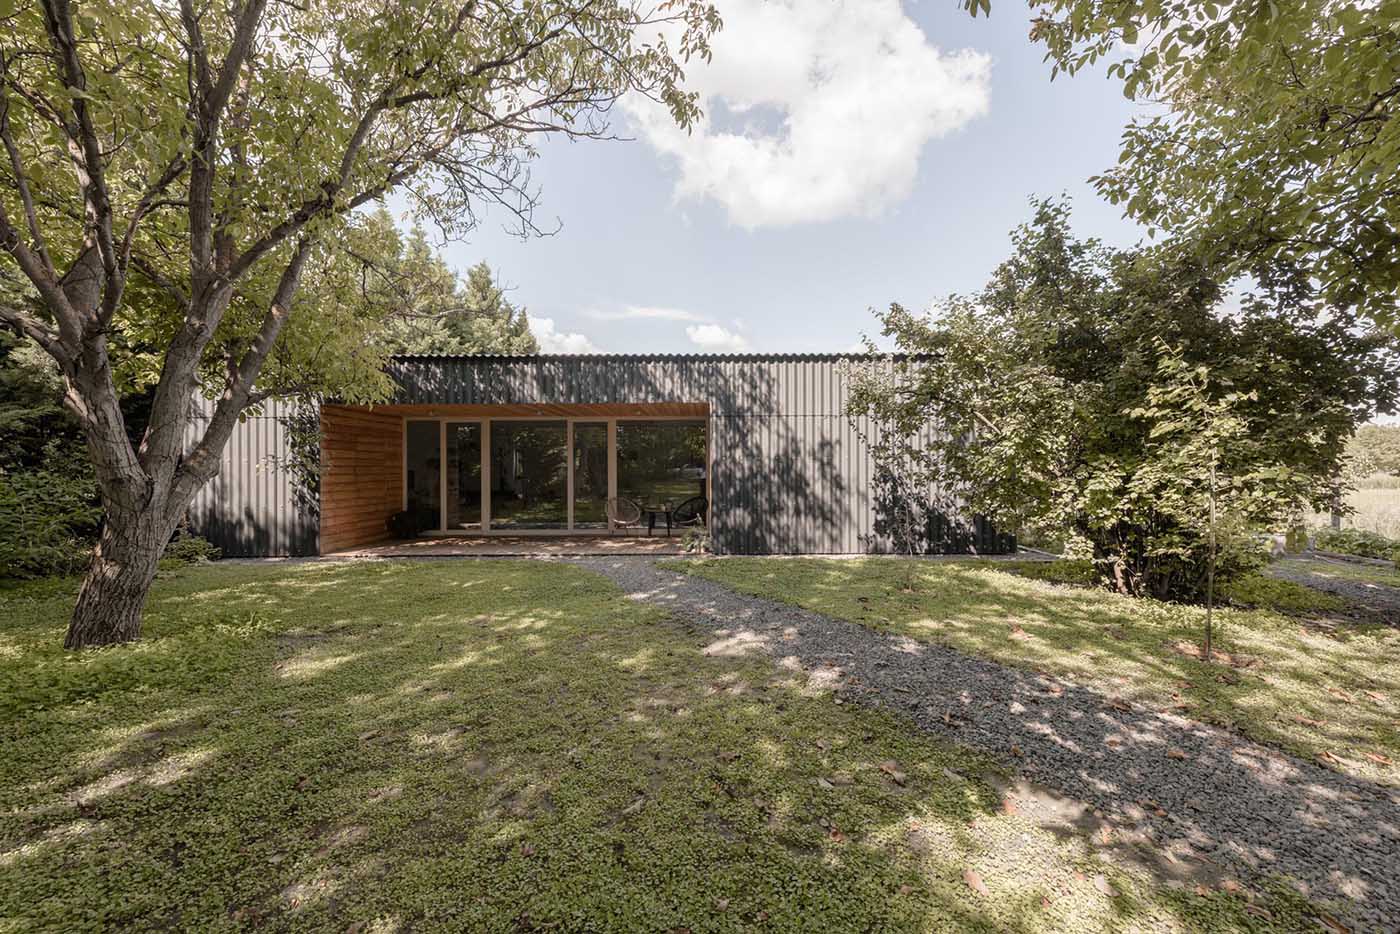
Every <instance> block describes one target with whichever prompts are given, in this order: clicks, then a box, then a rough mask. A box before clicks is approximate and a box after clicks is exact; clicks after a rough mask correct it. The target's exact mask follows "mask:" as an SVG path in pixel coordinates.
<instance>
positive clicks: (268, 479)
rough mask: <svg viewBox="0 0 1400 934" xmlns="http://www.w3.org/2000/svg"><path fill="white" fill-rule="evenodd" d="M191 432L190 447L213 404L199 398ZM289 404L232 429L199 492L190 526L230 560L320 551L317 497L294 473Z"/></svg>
mask: <svg viewBox="0 0 1400 934" xmlns="http://www.w3.org/2000/svg"><path fill="white" fill-rule="evenodd" d="M195 410H196V415H195V417H194V418H192V419H191V420H190V423H189V426H188V428H187V429H186V433H185V446H186V448H187V449H188V448H189V447H190V446H192V445H193V444H194V443H195V442H196V441H197V440H198V438H199V437H201V436H202V434H203V432H204V429H205V427H206V426H207V424H208V420H209V413H210V411H211V406H210V405H209V403H207V402H205V401H204V400H199V401H198V402H197V403H196V406H195ZM295 412H296V410H295V409H294V407H293V405H292V404H289V403H276V402H274V403H269V404H268V405H266V406H264V407H263V409H262V411H260V412H259V413H257V414H253V415H249V416H248V417H247V418H246V419H244V421H242V422H241V423H240V424H239V425H238V426H237V427H236V428H235V429H234V431H233V434H232V436H231V437H230V438H229V442H228V445H227V446H225V448H224V451H223V456H222V457H221V458H220V461H219V473H218V475H217V476H215V477H214V479H212V480H210V481H209V482H208V483H207V484H205V486H204V487H203V488H202V489H201V490H200V491H199V492H198V493H196V494H195V498H194V502H192V503H191V504H190V509H189V520H190V528H191V529H192V530H193V531H194V532H195V533H196V534H197V535H201V536H203V537H204V538H207V539H208V540H209V541H210V542H212V543H214V544H215V545H217V546H218V547H219V549H220V550H222V551H223V553H224V555H225V556H226V557H273V556H285V555H314V554H316V553H317V539H318V531H319V522H318V519H317V515H316V493H315V491H314V490H303V489H300V485H299V483H298V481H297V479H296V478H295V476H294V472H293V471H292V470H291V469H289V466H288V457H289V454H290V444H289V441H288V434H289V433H288V431H287V427H286V420H287V419H288V418H290V417H291V416H292V415H294V414H295Z"/></svg>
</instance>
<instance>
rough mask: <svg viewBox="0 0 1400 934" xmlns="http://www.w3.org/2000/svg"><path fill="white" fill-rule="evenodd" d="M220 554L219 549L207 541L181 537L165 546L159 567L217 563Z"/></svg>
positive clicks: (194, 536)
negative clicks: (207, 562)
mask: <svg viewBox="0 0 1400 934" xmlns="http://www.w3.org/2000/svg"><path fill="white" fill-rule="evenodd" d="M220 554H221V553H220V551H219V549H218V548H216V547H214V545H213V544H211V543H210V542H209V541H208V540H207V539H203V538H200V537H199V536H198V535H181V536H179V537H178V538H175V539H173V540H172V541H171V542H170V544H169V545H166V546H165V555H164V557H162V558H161V562H162V565H161V566H162V567H164V568H166V569H170V568H174V567H179V566H181V565H186V564H200V563H201V562H204V561H217V560H219V556H220Z"/></svg>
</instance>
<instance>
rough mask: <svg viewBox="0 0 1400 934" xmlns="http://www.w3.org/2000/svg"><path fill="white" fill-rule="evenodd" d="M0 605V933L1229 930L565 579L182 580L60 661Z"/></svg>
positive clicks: (946, 774)
mask: <svg viewBox="0 0 1400 934" xmlns="http://www.w3.org/2000/svg"><path fill="white" fill-rule="evenodd" d="M0 599H3V601H4V602H3V604H0V616H5V617H8V618H9V619H11V620H12V622H11V623H10V624H9V625H8V627H7V629H6V632H5V636H6V640H7V641H6V642H5V653H4V654H3V656H0V673H3V674H4V676H5V678H6V681H7V683H13V684H14V685H16V687H17V691H16V692H15V693H14V694H13V695H11V696H12V699H13V703H12V704H11V705H10V706H9V707H8V708H7V710H6V717H5V724H4V729H3V732H0V738H3V739H4V741H5V744H6V749H7V750H13V753H14V754H13V755H10V756H7V757H6V760H5V761H4V762H3V764H0V777H3V781H2V782H0V795H2V796H3V798H0V803H2V804H3V806H4V808H5V810H6V812H7V814H9V816H10V820H8V821H7V822H6V827H5V829H4V831H3V832H0V916H3V917H6V918H8V919H11V921H12V922H13V923H15V924H17V925H19V926H20V927H23V928H24V929H27V930H41V929H65V930H75V929H84V928H88V929H97V928H103V927H107V928H111V927H167V928H177V929H178V928H188V927H198V928H201V929H221V928H229V929H232V928H240V927H251V926H267V927H269V928H272V929H283V928H293V927H295V928H336V929H342V930H343V929H345V928H346V927H347V926H351V925H361V927H359V928H357V929H359V930H394V929H409V928H412V929H423V928H429V929H431V928H447V929H458V930H460V929H473V930H493V929H496V930H522V929H524V930H529V929H534V928H544V927H557V928H562V929H567V930H578V929H609V930H624V929H638V930H668V929H678V928H687V929H690V930H695V931H699V930H728V929H738V928H743V927H747V926H759V925H762V926H765V927H767V928H771V929H813V928H819V929H826V930H869V929H872V928H875V927H886V928H897V929H928V928H934V929H955V930H998V931H1026V932H1029V931H1039V930H1046V929H1064V930H1077V931H1078V930H1097V929H1108V928H1114V927H1118V926H1121V925H1122V924H1123V923H1125V922H1131V923H1136V924H1140V925H1143V926H1147V927H1160V928H1162V929H1172V928H1181V927H1187V928H1191V927H1194V928H1200V929H1221V928H1222V927H1238V928H1244V927H1247V926H1249V925H1251V924H1258V923H1259V919H1258V918H1257V917H1255V916H1253V915H1251V914H1248V913H1247V912H1246V905H1245V903H1244V902H1243V901H1242V900H1240V899H1237V898H1234V897H1231V896H1229V895H1225V894H1221V893H1211V894H1210V895H1208V896H1206V897H1199V896H1194V895H1188V894H1186V893H1182V892H1174V891H1167V890H1164V889H1160V888H1158V887H1156V886H1155V885H1153V884H1151V883H1150V882H1148V881H1146V880H1145V879H1144V878H1143V877H1142V876H1141V875H1139V874H1138V873H1136V872H1135V871H1133V870H1132V869H1131V868H1124V867H1118V866H1116V865H1114V864H1111V863H1107V862H1103V861H1101V860H1100V859H1099V858H1098V857H1097V856H1096V855H1095V852H1094V848H1093V846H1092V845H1091V844H1090V842H1089V841H1087V840H1086V839H1084V838H1083V837H1082V836H1073V835H1071V836H1068V837H1066V838H1065V839H1056V837H1055V836H1054V835H1052V834H1050V833H1048V832H1045V831H1042V830H1040V829H1038V828H1037V827H1036V826H1035V825H1034V823H1033V822H1031V821H1030V820H1028V819H1026V818H1025V817H1022V816H1019V815H1016V814H1012V813H1006V812H1005V811H1004V810H1003V806H1002V802H1001V799H1000V797H999V795H998V794H997V793H996V792H995V791H994V790H993V789H992V787H991V786H990V785H989V784H988V783H987V782H986V781H985V780H984V779H983V777H982V776H983V775H984V774H985V773H986V772H987V771H988V769H990V768H991V766H990V764H989V762H988V761H987V760H985V759H983V758H981V757H979V756H977V755H974V754H971V753H968V752H967V751H965V750H961V749H959V748H958V747H955V746H953V745H951V744H948V743H945V742H942V741H938V740H933V739H930V738H928V737H924V736H921V735H919V734H917V733H916V732H914V731H911V730H910V729H909V728H908V726H907V725H906V724H905V723H903V722H901V721H900V720H899V719H898V718H896V717H893V716H891V715H888V714H885V713H882V712H878V711H870V710H863V709H858V708H855V707H852V706H844V707H843V706H838V705H836V704H833V703H832V702H831V700H830V698H829V697H828V696H826V695H824V694H822V693H820V692H818V691H814V690H813V687H812V685H811V684H810V683H809V682H808V680H807V679H805V678H803V677H799V676H796V675H790V674H787V673H784V672H782V671H775V669H774V668H773V667H772V666H771V665H770V664H769V663H768V662H767V661H766V660H759V659H753V658H745V657H706V656H705V655H704V654H703V650H702V649H703V645H702V642H701V641H700V640H697V639H695V638H694V637H692V636H688V635H686V634H685V633H684V631H683V630H682V629H681V628H680V627H677V626H674V625H672V624H671V623H669V622H668V621H665V620H664V619H663V617H662V615H661V614H660V613H659V612H658V611H655V610H652V609H647V608H645V607H639V606H635V605H631V604H628V603H626V602H624V601H622V600H621V599H620V598H619V595H618V593H617V591H616V589H615V588H613V587H612V586H611V585H608V584H607V583H606V582H604V581H602V580H601V579H599V578H597V577H594V576H592V575H589V574H586V573H584V572H582V571H579V570H577V569H574V568H569V567H564V566H559V565H542V564H539V563H534V562H470V563H468V562H433V563H426V564H417V563H384V564H363V565H343V564H338V565H329V566H327V565H307V566H295V567H286V566H282V567H276V566H271V567H269V566H243V567H226V568H219V567H210V568H199V569H194V570H191V571H188V572H184V573H182V574H181V575H180V576H178V577H177V578H175V579H172V580H164V581H162V582H160V583H159V584H158V586H157V589H156V592H155V594H154V596H153V599H152V604H151V608H150V611H149V616H148V622H147V633H148V636H147V638H146V639H145V640H143V642H141V643H139V644H138V645H135V646H128V647H118V648H113V649H106V650H101V651H97V652H90V653H84V654H82V655H69V654H66V653H63V652H61V650H59V649H58V648H57V646H58V645H59V642H60V639H61V632H62V622H63V619H64V618H65V615H66V610H67V607H68V600H69V599H71V595H70V592H69V589H65V588H52V587H50V588H47V589H44V588H39V589H37V590H35V591H32V592H29V594H28V595H25V594H23V593H21V594H18V595H16V594H6V595H5V596H4V597H3V598H0ZM705 641H708V640H705ZM1269 907H1270V910H1272V911H1273V912H1274V914H1275V921H1276V922H1277V923H1278V925H1279V926H1281V927H1292V926H1298V927H1302V926H1304V925H1305V924H1306V923H1308V922H1307V919H1306V910H1305V908H1304V907H1303V906H1302V905H1300V904H1299V903H1298V902H1297V901H1296V900H1293V899H1289V898H1286V897H1283V896H1280V897H1279V899H1278V900H1275V901H1272V902H1270V903H1269Z"/></svg>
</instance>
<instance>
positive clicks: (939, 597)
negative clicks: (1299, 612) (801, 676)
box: [668, 557, 1400, 786]
mask: <svg viewBox="0 0 1400 934" xmlns="http://www.w3.org/2000/svg"><path fill="white" fill-rule="evenodd" d="M1056 563H1059V562H1056ZM911 564H912V565H914V566H915V567H914V570H913V572H912V573H914V574H915V575H916V576H917V581H918V582H917V586H915V587H913V588H907V587H905V585H904V581H905V577H906V575H907V574H908V573H910V572H909V571H908V569H907V566H908V565H911ZM668 565H669V566H671V567H675V568H677V569H681V570H685V571H688V572H689V573H692V574H697V575H699V576H701V577H704V578H707V579H709V580H713V581H718V582H719V583H721V584H724V585H725V586H727V587H732V588H734V589H735V590H739V591H741V592H743V593H749V594H754V595H757V596H760V597H765V598H767V599H770V600H778V601H780V602H784V603H791V604H796V605H798V606H802V607H805V608H807V609H809V610H813V611H815V612H818V613H825V614H828V615H830V616H834V617H837V618H839V619H845V620H849V621H851V622H854V623H858V624H860V625H862V626H867V627H870V628H872V629H876V630H880V631H882V632H891V633H896V634H899V635H902V636H908V637H910V638H913V639H917V640H920V641H923V642H930V643H936V644H939V645H947V646H951V647H952V648H955V649H957V650H958V651H961V652H966V653H968V654H971V655H976V656H978V657H980V658H988V659H992V660H994V661H997V662H1001V663H1003V664H1007V665H1015V666H1018V667H1020V668H1024V669H1026V670H1029V671H1034V672H1046V673H1049V674H1052V675H1056V676H1059V677H1066V678H1069V679H1070V680H1072V681H1074V682H1075V683H1077V684H1080V685H1083V686H1085V687H1086V688H1090V689H1092V690H1095V691H1098V692H1099V693H1101V694H1103V695H1105V696H1108V697H1114V696H1121V697H1124V698H1126V699H1131V700H1134V701H1138V702H1140V703H1143V704H1145V705H1148V706H1150V707H1154V708H1158V709H1160V708H1164V707H1175V708H1176V709H1177V710H1179V711H1181V712H1182V713H1184V715H1186V716H1189V717H1192V718H1194V719H1198V720H1202V721H1204V722H1207V723H1213V724H1217V725H1220V726H1223V727H1226V728H1228V729H1231V730H1234V731H1236V732H1239V733H1241V734H1243V735H1245V736H1248V737H1250V738H1251V739H1254V740H1257V741H1259V742H1263V743H1272V744H1275V745H1278V746H1282V747H1284V748H1286V749H1289V750H1292V751H1294V752H1296V753H1298V754H1300V755H1304V756H1308V757H1314V756H1318V755H1320V754H1322V753H1324V752H1325V753H1327V754H1328V755H1333V756H1336V757H1337V760H1331V762H1332V765H1333V766H1334V767H1336V768H1340V769H1342V770H1344V771H1346V772H1348V773H1349V774H1353V775H1357V776H1361V777H1364V778H1366V779H1367V780H1370V781H1377V782H1382V783H1384V784H1386V785H1388V786H1400V733H1397V731H1396V730H1395V728H1394V706H1393V703H1392V702H1391V701H1388V700H1386V701H1376V700H1374V699H1373V698H1371V697H1369V696H1368V695H1367V694H1366V692H1367V691H1376V690H1377V689H1378V687H1382V686H1384V685H1389V684H1393V683H1394V670H1395V664H1396V659H1397V658H1400V629H1397V628H1395V627H1391V626H1375V625H1357V624H1351V623H1348V622H1347V621H1346V620H1345V618H1342V619H1338V620H1336V621H1334V626H1335V628H1332V629H1322V628H1320V627H1319V628H1317V629H1313V628H1310V627H1305V626H1300V625H1299V621H1298V619H1297V618H1296V617H1294V616H1290V615H1287V614H1281V613H1279V612H1276V611H1275V610H1272V609H1267V608H1261V609H1251V610H1246V609H1239V608H1226V609H1219V610H1217V611H1216V613H1215V616H1216V619H1217V622H1218V624H1219V626H1220V629H1219V631H1218V633H1217V640H1216V645H1215V648H1216V649H1217V650H1218V651H1221V652H1226V653H1229V655H1230V656H1231V658H1232V660H1233V661H1234V663H1235V664H1234V665H1232V666H1231V667H1230V668H1229V669H1228V674H1223V673H1222V672H1226V671H1227V669H1225V668H1224V666H1222V665H1221V664H1219V663H1216V664H1213V665H1206V664H1205V663H1204V662H1202V661H1201V659H1200V657H1199V655H1198V654H1197V652H1196V651H1195V650H1194V647H1193V646H1192V645H1191V642H1192V640H1194V639H1195V638H1196V634H1197V633H1198V632H1199V631H1200V629H1201V626H1202V624H1203V622H1204V617H1205V610H1204V609H1203V608H1202V607H1198V606H1191V605H1188V604H1182V603H1163V602H1160V601H1157V600H1150V599H1140V598H1134V597H1125V596H1123V595H1121V594H1117V593H1113V592H1111V591H1108V590H1105V589H1103V588H1093V589H1091V588H1085V587H1063V586H1056V585H1053V584H1049V583H1045V582H1042V581H1034V580H1025V579H1023V578H1022V576H1021V574H1020V569H1019V568H1014V567H1013V569H1014V570H1015V571H1016V573H1005V570H1007V569H1005V568H1003V566H1002V562H994V561H975V560H943V561H925V560H913V561H911V560H909V559H905V558H866V559H862V560H854V561H852V560H838V561H834V560H815V559H814V560H803V561H788V560H783V559H774V558H743V557H726V558H723V559H719V560H715V559H709V560H705V559H701V560H692V559H679V560H676V561H673V562H669V563H668ZM1231 586H1234V585H1233V584H1232V585H1231ZM1250 586H1251V585H1246V591H1245V592H1249V589H1248V588H1249V587H1250ZM1259 586H1260V587H1267V585H1259ZM1253 592H1254V593H1255V594H1259V593H1262V592H1263V591H1261V590H1259V589H1255V590H1254V591H1253ZM1269 593H1270V595H1272V596H1278V595H1280V594H1281V593H1282V591H1279V590H1273V589H1270V591H1269ZM1321 599H1324V600H1325V599H1326V597H1322V598H1321ZM1183 648H1187V649H1191V651H1183ZM1332 689H1335V690H1332ZM1363 698H1364V700H1363ZM1368 753H1369V754H1375V755H1379V756H1380V757H1381V758H1380V759H1379V760H1377V759H1373V758H1369V757H1368ZM1338 760H1341V761H1338Z"/></svg>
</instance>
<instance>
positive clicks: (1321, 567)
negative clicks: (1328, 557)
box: [1279, 558, 1400, 589]
mask: <svg viewBox="0 0 1400 934" xmlns="http://www.w3.org/2000/svg"><path fill="white" fill-rule="evenodd" d="M1279 566H1280V567H1283V568H1291V569H1293V570H1296V571H1305V572H1307V573H1308V574H1316V575H1317V576H1318V577H1331V578H1336V579H1338V580H1352V581H1360V582H1361V583H1363V584H1379V585H1380V586H1382V587H1395V588H1397V589H1400V570H1397V569H1396V568H1395V567H1394V566H1393V565H1392V566H1390V567H1385V566H1383V565H1379V564H1361V563H1359V562H1347V561H1323V560H1319V559H1316V558H1285V559H1284V560H1283V561H1281V562H1279Z"/></svg>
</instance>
